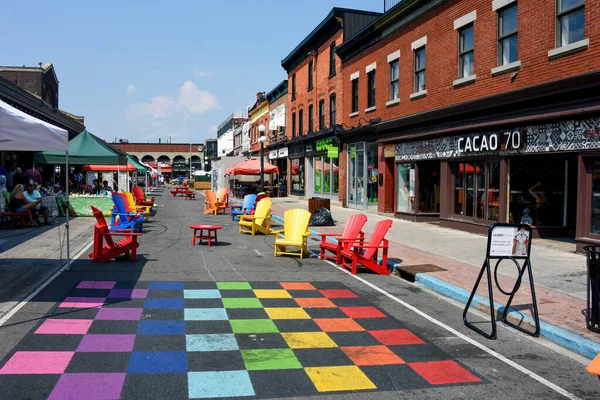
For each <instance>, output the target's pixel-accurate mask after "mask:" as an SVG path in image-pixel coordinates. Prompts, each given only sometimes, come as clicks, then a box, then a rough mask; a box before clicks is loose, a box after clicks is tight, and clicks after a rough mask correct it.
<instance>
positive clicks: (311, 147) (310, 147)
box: [304, 142, 315, 157]
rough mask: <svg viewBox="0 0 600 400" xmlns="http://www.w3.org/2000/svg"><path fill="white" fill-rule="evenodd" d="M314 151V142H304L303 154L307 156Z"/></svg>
mask: <svg viewBox="0 0 600 400" xmlns="http://www.w3.org/2000/svg"><path fill="white" fill-rule="evenodd" d="M314 152H315V144H314V143H313V142H308V143H306V144H305V146H304V155H305V156H307V157H308V156H312V155H313V153H314Z"/></svg>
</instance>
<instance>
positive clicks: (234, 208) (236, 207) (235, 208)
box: [229, 206, 242, 210]
mask: <svg viewBox="0 0 600 400" xmlns="http://www.w3.org/2000/svg"><path fill="white" fill-rule="evenodd" d="M229 208H231V209H233V210H237V209H238V208H239V209H240V210H241V209H242V206H229Z"/></svg>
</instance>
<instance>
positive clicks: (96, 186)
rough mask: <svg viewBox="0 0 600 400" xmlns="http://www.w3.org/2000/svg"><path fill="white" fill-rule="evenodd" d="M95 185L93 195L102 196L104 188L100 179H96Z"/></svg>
mask: <svg viewBox="0 0 600 400" xmlns="http://www.w3.org/2000/svg"><path fill="white" fill-rule="evenodd" d="M93 183H94V187H93V188H92V193H93V194H100V191H101V190H102V186H100V181H99V180H98V179H94V181H93Z"/></svg>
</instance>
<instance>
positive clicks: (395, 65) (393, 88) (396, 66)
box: [390, 60, 400, 101]
mask: <svg viewBox="0 0 600 400" xmlns="http://www.w3.org/2000/svg"><path fill="white" fill-rule="evenodd" d="M399 70H400V60H394V61H392V62H390V101H391V100H398V98H399V96H400V94H399V76H398V75H399Z"/></svg>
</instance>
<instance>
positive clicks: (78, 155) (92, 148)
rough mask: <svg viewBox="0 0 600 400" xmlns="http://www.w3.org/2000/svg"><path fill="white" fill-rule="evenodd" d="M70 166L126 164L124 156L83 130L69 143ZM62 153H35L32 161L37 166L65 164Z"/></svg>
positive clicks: (63, 153)
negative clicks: (37, 164)
mask: <svg viewBox="0 0 600 400" xmlns="http://www.w3.org/2000/svg"><path fill="white" fill-rule="evenodd" d="M68 149H69V163H70V164H78V165H85V164H90V163H94V164H114V165H117V164H122V165H125V164H126V163H127V158H126V156H127V155H126V154H124V153H121V152H118V151H114V150H113V149H111V148H110V145H108V144H106V143H104V142H103V141H102V140H101V139H99V138H97V137H96V136H94V135H92V134H91V133H90V132H88V131H86V130H84V131H83V132H81V133H80V134H79V135H77V136H75V137H74V138H73V139H71V140H70V141H69V147H68ZM64 150H65V149H64V148H63V151H43V152H41V153H36V154H35V155H34V157H33V160H34V161H35V162H36V163H39V164H64V163H65V162H66V157H65V152H64Z"/></svg>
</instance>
